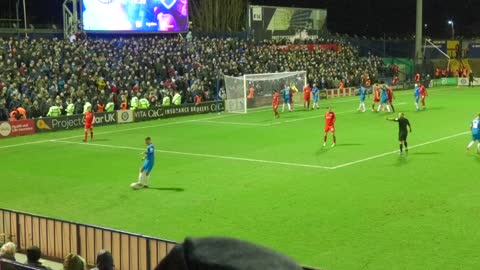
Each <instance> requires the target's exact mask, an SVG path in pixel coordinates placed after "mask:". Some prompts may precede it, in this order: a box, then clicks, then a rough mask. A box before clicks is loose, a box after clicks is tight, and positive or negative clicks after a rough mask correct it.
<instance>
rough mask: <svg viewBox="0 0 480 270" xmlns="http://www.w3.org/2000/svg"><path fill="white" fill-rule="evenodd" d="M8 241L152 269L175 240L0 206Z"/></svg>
mask: <svg viewBox="0 0 480 270" xmlns="http://www.w3.org/2000/svg"><path fill="white" fill-rule="evenodd" d="M8 241H11V242H14V243H15V244H16V245H17V249H18V250H19V251H21V252H22V251H25V250H26V249H27V248H28V247H31V246H37V247H39V248H40V249H41V250H42V255H43V257H45V258H47V259H51V260H53V261H58V262H63V259H64V258H65V257H66V256H67V255H68V254H69V253H73V254H78V255H80V256H82V257H83V258H84V259H85V260H86V262H87V264H88V265H95V260H96V255H97V252H98V251H99V250H100V249H106V250H109V251H110V252H111V253H112V256H113V260H114V265H115V269H116V270H150V269H154V268H155V266H156V265H157V264H158V263H159V262H160V261H161V260H162V259H163V258H164V257H165V256H166V255H167V254H168V253H169V252H170V250H171V249H172V248H173V247H174V246H175V245H176V244H177V243H176V242H174V241H170V240H165V239H160V238H155V237H150V236H145V235H140V234H134V233H129V232H124V231H120V230H114V229H109V228H104V227H100V226H93V225H87V224H81V223H76V222H70V221H65V220H60V219H55V218H49V217H43V216H39V215H34V214H29V213H24V212H19V211H14V210H7V209H1V208H0V243H5V242H8ZM0 269H1V268H0ZM22 269H31V268H22ZM304 269H305V270H313V269H315V268H311V267H304Z"/></svg>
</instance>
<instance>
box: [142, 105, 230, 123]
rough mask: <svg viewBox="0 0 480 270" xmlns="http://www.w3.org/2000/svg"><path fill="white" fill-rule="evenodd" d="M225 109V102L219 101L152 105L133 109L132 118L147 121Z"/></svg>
mask: <svg viewBox="0 0 480 270" xmlns="http://www.w3.org/2000/svg"><path fill="white" fill-rule="evenodd" d="M223 111H225V103H224V102H223V101H220V102H215V101H213V102H205V103H200V104H198V105H195V104H186V105H180V106H169V107H152V108H149V109H144V110H135V111H134V118H135V122H137V121H147V120H151V119H158V118H168V117H176V116H186V115H194V114H205V113H214V112H223Z"/></svg>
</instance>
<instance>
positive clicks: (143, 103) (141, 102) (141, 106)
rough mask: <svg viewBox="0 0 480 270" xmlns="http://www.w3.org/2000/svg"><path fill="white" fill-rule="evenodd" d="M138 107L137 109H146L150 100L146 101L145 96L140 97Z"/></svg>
mask: <svg viewBox="0 0 480 270" xmlns="http://www.w3.org/2000/svg"><path fill="white" fill-rule="evenodd" d="M138 102H139V105H138V108H139V109H148V108H150V102H148V99H146V98H141V99H140V100H139V101H138Z"/></svg>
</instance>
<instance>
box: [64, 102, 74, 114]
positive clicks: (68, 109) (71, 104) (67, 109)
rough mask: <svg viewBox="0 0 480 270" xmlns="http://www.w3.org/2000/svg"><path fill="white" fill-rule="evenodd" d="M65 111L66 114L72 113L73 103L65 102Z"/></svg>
mask: <svg viewBox="0 0 480 270" xmlns="http://www.w3.org/2000/svg"><path fill="white" fill-rule="evenodd" d="M65 111H66V112H67V115H73V113H74V112H75V104H73V103H69V104H67V108H66V109H65Z"/></svg>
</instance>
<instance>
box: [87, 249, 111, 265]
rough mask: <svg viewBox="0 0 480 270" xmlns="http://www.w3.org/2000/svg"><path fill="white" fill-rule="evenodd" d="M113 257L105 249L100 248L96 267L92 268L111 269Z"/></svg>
mask: <svg viewBox="0 0 480 270" xmlns="http://www.w3.org/2000/svg"><path fill="white" fill-rule="evenodd" d="M113 269H114V265H113V257H112V254H111V253H110V252H109V251H107V250H103V249H102V250H100V251H99V252H98V254H97V262H96V267H95V268H92V270H113Z"/></svg>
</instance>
